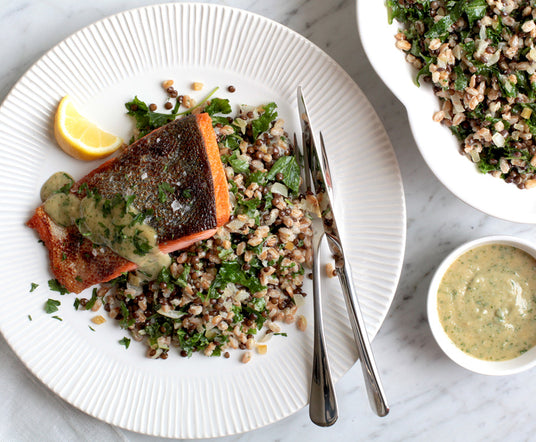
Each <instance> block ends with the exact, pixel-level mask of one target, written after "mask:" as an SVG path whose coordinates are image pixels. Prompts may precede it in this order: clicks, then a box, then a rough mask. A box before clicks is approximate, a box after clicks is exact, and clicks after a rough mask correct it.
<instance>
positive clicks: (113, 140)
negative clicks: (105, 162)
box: [54, 95, 123, 161]
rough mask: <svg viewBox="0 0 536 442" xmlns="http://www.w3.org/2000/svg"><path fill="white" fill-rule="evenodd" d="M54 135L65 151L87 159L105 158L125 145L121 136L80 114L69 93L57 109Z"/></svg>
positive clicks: (75, 156)
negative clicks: (111, 132)
mask: <svg viewBox="0 0 536 442" xmlns="http://www.w3.org/2000/svg"><path fill="white" fill-rule="evenodd" d="M54 136H55V137H56V141H57V142H58V144H59V146H60V147H61V148H62V149H63V150H64V151H65V153H67V154H69V155H71V156H72V157H74V158H77V159H79V160H85V161H90V160H97V159H99V158H104V157H106V156H108V155H111V154H112V153H114V152H115V151H116V150H117V149H119V148H120V147H121V146H122V145H123V140H122V139H121V138H120V137H118V136H115V135H112V134H110V133H108V132H105V131H103V130H102V129H100V128H99V127H97V125H96V124H94V123H92V122H91V121H89V120H88V119H86V118H85V117H83V116H82V115H80V113H79V112H78V111H77V110H76V107H75V106H74V104H73V102H72V100H71V97H69V95H66V96H65V97H63V98H62V100H61V101H60V104H59V105H58V109H57V110H56V116H55V118H54Z"/></svg>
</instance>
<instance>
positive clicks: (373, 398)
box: [298, 86, 389, 416]
mask: <svg viewBox="0 0 536 442" xmlns="http://www.w3.org/2000/svg"><path fill="white" fill-rule="evenodd" d="M298 109H299V113H300V124H301V128H302V138H303V150H304V156H305V157H307V159H306V160H305V159H304V161H308V165H309V168H310V170H311V176H312V184H313V187H314V189H315V192H316V197H317V199H318V202H319V204H320V208H321V210H322V219H323V221H324V223H323V225H324V232H325V234H326V237H327V238H328V243H329V246H330V250H331V253H332V255H333V257H334V258H335V268H336V270H337V276H338V277H339V281H340V283H341V287H342V291H343V295H344V299H345V302H346V308H347V310H348V317H349V319H350V324H351V326H352V331H353V333H354V338H355V342H356V345H357V351H358V355H359V360H360V362H361V368H362V370H363V375H364V377H365V386H366V388H367V394H368V397H369V401H370V405H371V407H372V409H373V410H374V411H375V412H376V414H377V415H378V416H386V415H387V414H388V413H389V406H388V405H387V401H386V398H385V393H384V391H383V387H382V385H381V381H380V377H379V373H378V369H377V368H376V363H375V362H374V356H373V354H372V349H371V346H370V342H369V340H368V336H367V330H366V327H365V321H364V319H363V315H362V314H361V309H360V308H359V303H358V301H357V295H356V290H355V286H354V282H353V279H352V270H351V268H350V263H349V260H348V259H347V258H346V256H345V254H344V249H343V246H342V241H341V238H340V235H339V230H338V228H337V222H336V220H335V213H334V211H333V187H332V180H331V173H330V169H329V164H328V158H327V155H326V150H325V146H324V138H323V137H322V133H320V145H318V144H317V143H316V142H315V135H314V131H313V129H312V126H311V119H310V118H309V113H308V112H307V106H306V105H305V100H304V98H303V93H302V89H301V86H299V87H298Z"/></svg>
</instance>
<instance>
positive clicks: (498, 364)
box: [427, 235, 536, 376]
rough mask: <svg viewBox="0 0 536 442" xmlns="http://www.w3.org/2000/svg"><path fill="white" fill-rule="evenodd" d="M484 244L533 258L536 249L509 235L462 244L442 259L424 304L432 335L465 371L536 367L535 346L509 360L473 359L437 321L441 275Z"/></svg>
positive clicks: (509, 371)
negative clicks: (497, 246)
mask: <svg viewBox="0 0 536 442" xmlns="http://www.w3.org/2000/svg"><path fill="white" fill-rule="evenodd" d="M486 244H504V245H509V246H513V247H517V248H519V249H521V250H523V251H525V252H527V253H528V254H530V255H531V256H533V257H534V258H535V259H536V246H535V245H534V244H532V243H531V242H529V241H526V240H524V239H519V238H514V237H512V236H500V235H495V236H486V237H484V238H480V239H475V240H473V241H469V242H467V243H465V244H462V245H461V246H460V247H458V248H457V249H456V250H454V251H453V252H451V253H450V254H449V255H448V256H447V257H446V258H445V259H444V260H443V262H442V263H441V265H440V266H439V267H438V268H437V270H436V272H435V274H434V276H433V278H432V281H431V282H430V288H429V289H428V302H427V312H428V323H429V324H430V328H431V329H432V334H433V335H434V338H435V340H436V341H437V343H438V345H439V347H441V349H442V350H443V351H444V352H445V354H446V355H447V356H448V357H449V358H450V359H452V360H453V361H454V362H456V363H457V364H458V365H460V366H462V367H464V368H466V369H467V370H471V371H474V372H475V373H480V374H486V375H495V376H499V375H507V374H513V373H519V372H521V371H525V370H527V369H529V368H531V367H533V366H535V365H536V347H533V348H531V349H530V350H529V351H527V352H526V353H524V354H522V355H521V356H518V357H517V358H514V359H510V360H508V361H484V360H482V359H478V358H475V357H473V356H471V355H469V354H467V353H465V352H464V351H462V350H460V349H459V348H458V347H456V345H455V344H454V342H453V341H452V340H451V339H450V338H449V336H448V335H447V333H446V332H445V330H444V329H443V326H442V325H441V322H440V319H439V314H438V311H437V290H438V288H439V284H440V283H441V280H442V279H443V275H444V274H445V272H446V271H447V270H448V268H449V267H450V266H451V264H452V263H453V262H454V261H456V259H458V258H459V257H460V256H461V255H463V254H464V253H465V252H467V251H469V250H471V249H474V248H475V247H478V246H482V245H486Z"/></svg>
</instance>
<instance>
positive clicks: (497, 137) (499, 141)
mask: <svg viewBox="0 0 536 442" xmlns="http://www.w3.org/2000/svg"><path fill="white" fill-rule="evenodd" d="M491 139H492V141H493V144H495V146H497V147H503V146H504V137H503V136H502V135H501V134H500V133H499V132H495V133H494V134H493V136H492V137H491Z"/></svg>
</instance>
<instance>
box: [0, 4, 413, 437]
mask: <svg viewBox="0 0 536 442" xmlns="http://www.w3.org/2000/svg"><path fill="white" fill-rule="evenodd" d="M169 78H171V79H174V80H175V87H176V89H177V90H179V91H180V92H183V93H185V92H188V91H191V89H190V85H191V83H192V82H193V81H199V82H203V83H204V84H205V85H206V86H205V89H204V91H201V92H198V93H193V92H192V95H194V96H195V97H196V98H198V99H199V98H201V97H202V96H203V95H204V94H205V93H206V92H208V90H210V89H211V88H212V87H214V86H219V87H220V91H219V92H218V93H217V96H220V97H222V98H223V97H227V98H230V99H231V101H232V103H234V104H235V105H237V104H240V103H247V104H262V103H265V102H267V101H275V102H276V103H277V104H278V105H279V111H280V115H282V116H283V117H284V118H285V120H286V127H287V129H288V131H289V132H290V133H292V132H293V131H294V130H296V129H298V127H299V126H298V118H297V106H296V98H295V94H296V87H297V86H298V85H300V84H301V85H302V86H303V88H304V92H305V95H306V98H307V102H308V105H309V109H310V113H311V117H312V118H313V119H314V121H315V126H316V127H317V128H321V129H322V130H323V132H324V134H325V138H326V142H327V145H328V154H329V157H330V160H331V163H332V168H333V173H334V178H335V180H334V181H335V186H336V197H337V203H338V208H337V209H338V211H339V212H340V214H339V215H340V216H342V217H343V219H344V222H343V223H342V224H343V225H342V227H343V229H342V234H343V235H344V236H345V237H346V239H347V242H348V251H349V255H350V258H351V261H352V266H353V270H354V277H355V279H356V282H357V288H358V293H359V300H360V302H361V305H362V308H363V311H364V316H365V319H366V323H367V329H368V332H369V334H370V336H371V337H373V336H374V335H375V334H376V333H377V331H378V329H379V327H380V325H381V324H382V322H383V320H384V318H385V316H386V314H387V311H388V309H389V306H390V304H391V302H392V299H393V296H394V292H395V289H396V286H397V283H398V278H399V276H400V271H401V264H402V258H403V251H404V245H405V205H404V196H403V189H402V183H401V179H400V173H399V169H398V165H397V161H396V157H395V154H394V151H393V149H392V147H391V145H390V143H389V140H388V137H387V135H386V133H385V131H384V129H383V127H382V125H381V122H380V120H379V119H378V117H377V116H376V114H375V113H374V111H373V109H372V107H371V106H370V104H369V103H368V102H367V100H366V98H365V97H364V95H363V94H362V92H361V91H360V90H359V88H358V87H357V86H356V84H355V83H354V82H353V81H352V80H351V79H350V78H349V76H348V75H346V74H345V73H344V71H343V70H342V69H341V68H340V67H339V66H338V65H336V63H335V62H334V61H333V60H331V59H330V58H329V57H328V56H327V55H326V54H324V53H323V52H322V51H321V50H319V49H318V48H317V47H315V46H314V45H313V44H311V43H310V42H309V41H307V40H306V39H304V38H302V37H300V36H299V35H298V34H296V33H294V32H292V31H290V30H289V29H287V28H285V27H284V26H281V25H279V24H277V23H274V22H272V21H269V20H267V19H265V18H263V17H260V16H257V15H253V14H250V13H247V12H244V11H241V10H236V9H231V8H226V7H221V6H215V5H206V4H205V5H200V4H184V3H179V4H167V5H161V6H153V7H147V8H142V9H136V10H132V11H127V12H124V13H121V14H118V15H115V16H112V17H110V18H107V19H104V20H102V21H100V22H98V23H95V24H93V25H91V26H89V27H87V28H85V29H82V30H81V31H79V32H77V33H76V34H74V35H72V36H71V37H69V38H68V39H66V40H65V41H64V42H62V43H60V44H59V45H57V46H56V47H54V48H53V49H52V50H51V51H50V52H48V53H47V54H46V55H45V56H43V58H41V59H40V60H39V61H38V62H37V63H36V64H35V65H34V66H33V67H32V68H31V69H30V70H29V71H28V72H27V73H26V74H25V75H24V76H23V77H22V78H21V80H20V81H19V82H18V83H17V84H16V85H15V87H14V88H13V90H12V91H11V93H10V94H9V96H8V97H7V98H6V100H5V101H4V103H3V105H2V107H1V108H0V206H1V207H2V211H0V222H1V226H2V229H0V243H1V244H2V254H1V256H0V275H1V279H2V290H1V291H0V302H1V305H2V309H1V310H0V330H1V331H2V333H3V334H4V336H5V338H6V340H7V341H8V342H9V344H10V345H11V347H12V348H13V349H14V351H15V352H16V353H17V355H18V356H19V357H20V359H21V360H22V361H23V362H24V363H25V364H26V365H27V367H28V368H29V369H30V370H31V371H32V372H33V373H34V374H35V375H36V376H37V377H38V378H39V379H41V380H42V381H43V382H44V383H45V384H46V385H47V386H49V387H50V388H51V389H52V390H53V391H55V392H56V393H57V394H58V395H60V396H61V397H62V398H64V399H65V400H66V401H68V402H70V403H71V404H73V405H74V406H75V407H78V408H79V409H81V410H83V411H85V412H86V413H88V414H90V415H93V416H95V417H97V418H99V419H102V420H104V421H106V422H109V423H111V424H114V425H118V426H121V427H123V428H126V429H129V430H133V431H137V432H142V433H146V434H151V435H157V436H165V437H175V438H204V437H214V436H223V435H229V434H235V433H239V432H243V431H247V430H251V429H254V428H257V427H260V426H263V425H266V424H269V423H272V422H275V421H277V420H279V419H282V418H284V417H286V416H288V415H290V414H291V413H293V412H295V411H297V410H299V409H300V408H302V407H304V406H305V405H306V404H307V400H308V390H309V378H310V371H311V355H312V324H311V319H309V320H310V326H309V327H308V330H307V332H306V333H301V332H298V331H297V330H296V329H295V326H291V327H287V328H288V332H289V336H288V338H283V337H280V338H279V339H277V337H275V338H274V339H272V340H271V342H270V345H269V350H268V354H267V355H265V356H260V355H255V356H254V358H253V359H252V361H251V362H250V363H248V364H242V363H240V362H239V357H240V354H238V353H237V352H235V353H233V355H232V358H231V359H230V360H226V359H224V358H206V357H202V356H194V357H192V358H191V359H184V358H180V357H179V356H178V355H177V354H172V355H171V356H170V357H169V358H168V359H167V360H165V361H164V360H149V359H147V358H145V356H144V353H145V351H144V347H143V346H142V345H141V344H138V343H136V342H132V344H131V346H130V348H129V349H128V350H126V349H125V348H124V347H122V346H120V345H119V344H118V342H117V341H118V340H120V339H121V338H122V337H123V336H125V335H126V334H125V332H124V331H123V330H121V329H120V328H119V327H118V326H117V324H115V323H114V321H108V322H106V323H105V324H103V325H100V326H94V328H95V329H96V331H95V332H92V331H91V330H90V329H89V325H92V324H91V323H90V322H89V320H90V318H91V317H92V316H93V315H94V314H93V315H92V314H89V313H86V312H75V311H74V309H73V308H72V303H73V300H74V296H72V295H66V296H63V297H61V296H59V295H57V293H53V292H50V291H49V290H48V288H47V280H48V279H49V278H50V277H51V276H50V273H49V270H48V259H47V253H46V250H45V249H44V248H43V247H41V245H39V244H38V243H37V238H36V236H35V234H34V232H33V231H31V230H30V229H29V228H27V227H25V226H24V223H25V221H26V220H27V219H28V218H29V217H30V215H31V213H32V211H33V210H34V208H35V207H36V206H37V205H38V204H39V199H38V194H39V188H40V186H41V184H42V183H43V181H44V180H45V179H46V178H47V177H48V176H49V175H50V174H51V173H53V172H55V171H57V170H61V169H62V170H65V171H69V172H70V173H72V174H73V176H74V177H75V178H79V177H81V176H83V175H84V174H85V173H87V172H88V171H89V170H91V169H93V168H94V167H95V166H96V165H97V163H82V162H79V161H76V160H74V159H72V158H69V157H67V156H66V155H65V154H64V153H63V152H62V151H61V150H60V149H58V147H57V146H56V145H55V143H54V141H53V135H52V134H51V127H52V124H51V123H52V118H53V114H54V110H55V107H56V105H57V103H58V101H59V100H60V98H61V97H62V96H63V95H65V94H70V95H71V96H72V97H73V98H74V99H75V100H76V101H77V102H78V104H79V107H80V108H81V109H82V110H83V112H84V113H85V114H86V115H87V116H88V117H90V118H91V119H93V120H94V121H96V122H97V123H99V124H100V125H101V126H103V128H105V129H108V130H110V131H112V132H115V133H117V134H119V135H122V136H124V137H125V138H126V139H128V138H129V136H130V134H131V132H132V127H133V123H132V121H130V119H129V118H128V117H127V116H125V114H124V112H125V110H124V106H123V105H124V103H125V102H126V101H129V100H130V99H131V98H132V97H133V96H134V95H138V96H139V97H140V98H141V99H144V100H147V101H149V102H156V103H157V104H160V105H161V104H163V102H164V93H163V90H162V88H161V82H162V81H163V80H166V79H169ZM228 85H234V86H235V87H236V92H235V93H234V94H230V93H228V92H227V86H228ZM32 282H36V283H39V287H38V288H37V290H35V291H34V292H32V293H30V292H29V289H30V285H31V283H32ZM327 284H328V287H327V288H328V289H329V291H327V292H326V293H327V296H326V297H327V298H328V299H327V300H326V311H325V318H326V322H327V323H326V329H327V330H326V333H327V338H328V348H329V352H330V358H331V362H332V368H333V375H334V378H335V379H336V380H337V379H339V378H340V377H341V376H342V374H343V373H344V372H345V371H347V370H348V369H349V368H350V367H351V366H352V364H353V363H354V362H355V360H356V354H355V352H354V350H353V345H352V335H351V331H350V329H349V326H348V323H347V319H346V313H345V307H344V302H343V300H342V296H341V294H340V290H339V288H338V285H337V283H336V281H335V280H333V279H332V280H330V281H329V283H327ZM85 296H89V295H88V294H87V293H86V294H85ZM49 297H50V298H55V299H59V300H60V301H61V302H62V305H61V307H60V311H59V312H58V316H60V317H61V318H62V319H63V321H61V322H60V321H58V320H55V319H53V318H52V317H51V315H47V314H46V313H45V312H44V310H43V304H44V302H45V301H46V299H47V298H49ZM310 304H311V302H310V301H309V302H307V304H306V306H305V307H304V314H305V315H306V316H307V317H308V318H311V317H312V316H311V305H310ZM28 315H31V316H32V319H33V320H32V321H30V320H29V318H28ZM172 353H173V352H172ZM356 400H363V401H365V400H367V399H366V397H365V392H364V391H363V392H362V397H360V398H357V397H356Z"/></svg>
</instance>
